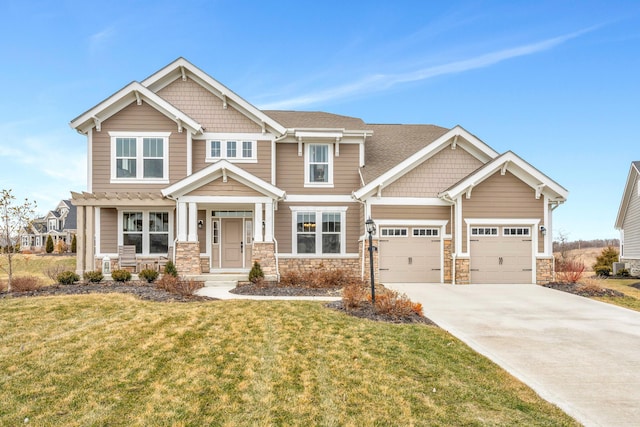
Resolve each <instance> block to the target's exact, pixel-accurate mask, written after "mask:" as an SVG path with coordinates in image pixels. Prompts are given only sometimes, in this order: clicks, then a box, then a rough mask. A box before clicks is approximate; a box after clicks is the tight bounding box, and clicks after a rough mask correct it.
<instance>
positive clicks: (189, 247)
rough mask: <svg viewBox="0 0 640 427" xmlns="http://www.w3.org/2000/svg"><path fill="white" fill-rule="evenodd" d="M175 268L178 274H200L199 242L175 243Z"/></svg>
mask: <svg viewBox="0 0 640 427" xmlns="http://www.w3.org/2000/svg"><path fill="white" fill-rule="evenodd" d="M176 270H178V274H180V275H184V274H201V273H202V270H201V268H200V244H199V243H198V242H177V243H176Z"/></svg>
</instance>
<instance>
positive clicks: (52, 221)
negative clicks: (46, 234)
mask: <svg viewBox="0 0 640 427" xmlns="http://www.w3.org/2000/svg"><path fill="white" fill-rule="evenodd" d="M57 229H58V220H55V219H50V220H49V230H50V231H53V230H57Z"/></svg>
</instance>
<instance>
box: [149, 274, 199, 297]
mask: <svg viewBox="0 0 640 427" xmlns="http://www.w3.org/2000/svg"><path fill="white" fill-rule="evenodd" d="M202 286H203V283H202V282H200V281H196V280H193V279H185V278H184V277H180V278H178V277H176V276H172V275H170V274H164V275H163V276H162V277H161V278H160V279H159V280H157V281H156V288H158V289H162V290H165V291H167V292H169V293H172V294H177V295H182V296H189V295H193V293H194V292H195V291H197V290H198V289H200V288H201V287H202Z"/></svg>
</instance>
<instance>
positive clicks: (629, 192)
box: [615, 161, 640, 276]
mask: <svg viewBox="0 0 640 427" xmlns="http://www.w3.org/2000/svg"><path fill="white" fill-rule="evenodd" d="M615 227H616V229H618V230H620V262H624V263H625V268H626V269H628V270H629V273H631V275H633V276H640V161H638V162H631V168H629V175H628V176H627V183H626V185H625V187H624V192H623V193H622V201H621V202H620V208H619V209H618V217H617V218H616V225H615Z"/></svg>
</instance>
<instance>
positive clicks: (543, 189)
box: [439, 151, 569, 201]
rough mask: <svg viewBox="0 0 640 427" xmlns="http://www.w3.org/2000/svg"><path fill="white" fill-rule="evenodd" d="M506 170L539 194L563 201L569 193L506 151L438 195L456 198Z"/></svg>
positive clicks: (450, 198)
mask: <svg viewBox="0 0 640 427" xmlns="http://www.w3.org/2000/svg"><path fill="white" fill-rule="evenodd" d="M506 171H509V172H511V173H512V174H513V175H515V176H516V177H517V178H518V179H520V180H521V181H523V182H525V183H526V184H527V185H529V186H530V187H532V188H534V189H537V191H538V192H540V193H541V194H547V195H549V196H550V197H551V198H552V199H554V200H555V201H565V200H566V199H567V196H568V195H569V192H568V191H567V190H566V189H565V188H564V187H562V186H561V185H560V184H558V183H557V182H555V181H554V180H552V179H551V178H549V177H548V176H546V175H545V174H543V173H542V172H540V171H539V170H538V169H536V168H534V167H533V166H531V165H530V164H529V163H527V162H526V161H524V160H523V159H522V158H520V157H519V156H518V155H516V154H515V153H513V152H512V151H507V152H506V153H504V154H502V155H501V156H500V157H498V158H496V159H494V160H492V161H491V162H489V163H487V164H486V165H484V166H483V167H481V168H480V169H478V170H477V171H475V172H474V173H472V174H470V175H469V176H467V177H466V178H464V179H463V180H461V181H459V182H458V183H456V184H454V185H453V186H451V187H449V188H448V189H447V190H445V191H444V192H442V193H440V194H439V196H440V197H446V198H448V199H449V200H452V199H456V198H457V197H459V196H460V195H461V194H463V193H465V192H467V191H468V190H469V189H471V188H473V187H474V186H477V185H478V184H480V183H481V182H482V181H484V180H485V179H487V178H489V177H490V176H492V175H493V174H494V173H496V172H500V173H503V172H506Z"/></svg>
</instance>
